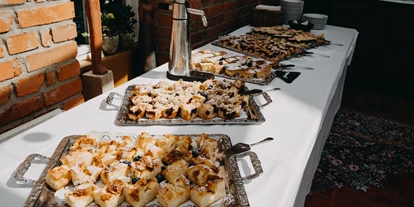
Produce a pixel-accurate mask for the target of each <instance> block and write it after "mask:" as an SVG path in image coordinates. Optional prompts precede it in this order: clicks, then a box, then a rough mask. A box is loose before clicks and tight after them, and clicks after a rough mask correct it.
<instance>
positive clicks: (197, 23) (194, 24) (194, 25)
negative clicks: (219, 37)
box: [191, 20, 210, 33]
mask: <svg viewBox="0 0 414 207" xmlns="http://www.w3.org/2000/svg"><path fill="white" fill-rule="evenodd" d="M207 21H208V20H207ZM208 24H210V21H209V22H208ZM201 29H204V25H203V23H202V22H201V20H194V21H191V32H192V33H193V32H198V31H200V30H201Z"/></svg>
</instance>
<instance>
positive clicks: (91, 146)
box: [70, 135, 98, 153]
mask: <svg viewBox="0 0 414 207" xmlns="http://www.w3.org/2000/svg"><path fill="white" fill-rule="evenodd" d="M97 147H98V143H97V142H96V139H95V138H91V137H89V136H87V135H85V136H82V137H79V138H78V139H76V141H75V142H74V143H73V144H72V146H71V147H70V151H86V152H92V153H93V152H95V150H96V148H97Z"/></svg>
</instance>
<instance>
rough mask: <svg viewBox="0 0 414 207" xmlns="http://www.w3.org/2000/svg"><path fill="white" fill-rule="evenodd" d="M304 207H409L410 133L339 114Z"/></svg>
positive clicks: (413, 146)
mask: <svg viewBox="0 0 414 207" xmlns="http://www.w3.org/2000/svg"><path fill="white" fill-rule="evenodd" d="M305 206H306V207H314V206H315V207H316V206H318V207H320V206H322V207H325V206H326V207H329V206H332V207H341V206H347V207H348V206H352V207H358V206H363V207H371V206H375V207H376V206H387V207H389V206H399V207H404V206H414V128H413V127H411V126H409V125H405V124H401V123H398V122H394V121H390V120H386V119H382V118H377V117H372V116H368V115H366V114H363V113H359V112H356V111H353V110H349V109H341V110H340V111H339V112H338V114H337V116H336V118H335V121H334V124H333V126H332V130H331V134H330V135H329V138H328V140H327V141H326V144H325V147H324V150H323V152H322V156H321V160H320V163H319V166H318V170H317V172H316V173H315V177H314V180H313V183H312V193H311V195H308V197H307V200H306V205H305Z"/></svg>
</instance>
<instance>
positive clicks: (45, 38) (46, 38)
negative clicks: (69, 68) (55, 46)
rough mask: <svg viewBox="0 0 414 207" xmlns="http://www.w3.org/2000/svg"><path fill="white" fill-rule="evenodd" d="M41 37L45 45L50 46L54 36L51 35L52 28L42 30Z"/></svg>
mask: <svg viewBox="0 0 414 207" xmlns="http://www.w3.org/2000/svg"><path fill="white" fill-rule="evenodd" d="M40 39H41V40H42V46H43V47H50V46H51V45H52V43H53V42H52V36H51V35H50V30H49V29H47V30H43V31H40Z"/></svg>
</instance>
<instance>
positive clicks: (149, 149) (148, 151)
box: [143, 143, 165, 158]
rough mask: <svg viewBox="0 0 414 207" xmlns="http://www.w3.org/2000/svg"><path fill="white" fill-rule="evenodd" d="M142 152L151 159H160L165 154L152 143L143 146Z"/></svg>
mask: <svg viewBox="0 0 414 207" xmlns="http://www.w3.org/2000/svg"><path fill="white" fill-rule="evenodd" d="M143 151H144V153H145V155H146V156H150V157H152V158H162V156H164V154H165V151H164V150H163V149H162V148H160V147H157V146H156V145H155V144H153V143H148V144H147V145H145V147H144V150H143Z"/></svg>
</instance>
